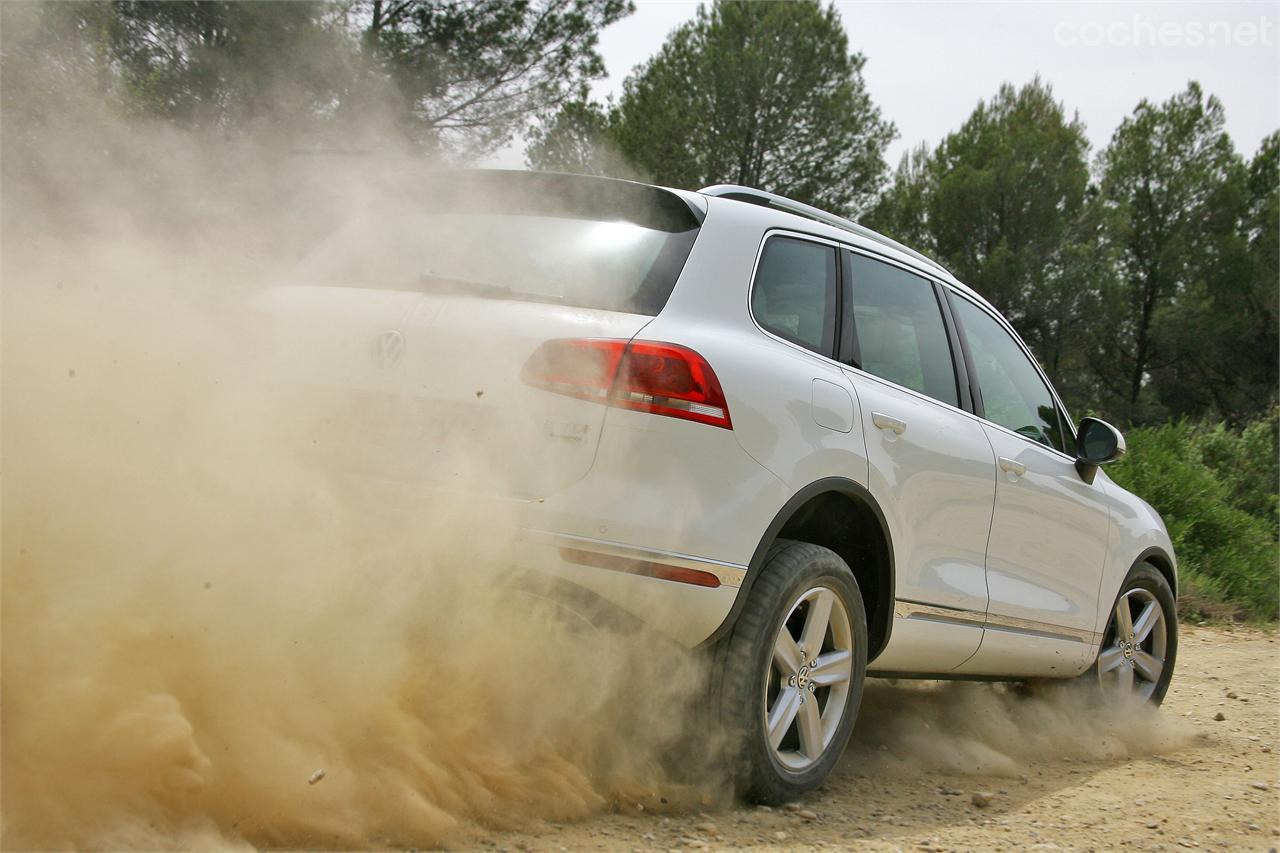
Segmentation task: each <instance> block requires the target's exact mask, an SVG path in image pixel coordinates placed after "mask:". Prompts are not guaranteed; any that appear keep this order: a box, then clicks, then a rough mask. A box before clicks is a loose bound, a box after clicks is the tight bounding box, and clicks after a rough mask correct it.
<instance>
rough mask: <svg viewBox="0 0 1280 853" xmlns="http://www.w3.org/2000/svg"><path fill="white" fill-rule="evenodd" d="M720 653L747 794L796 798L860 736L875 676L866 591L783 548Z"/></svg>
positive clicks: (849, 575) (834, 562)
mask: <svg viewBox="0 0 1280 853" xmlns="http://www.w3.org/2000/svg"><path fill="white" fill-rule="evenodd" d="M747 595H748V597H747V601H746V604H745V605H744V607H743V609H742V612H741V613H740V614H739V616H738V619H737V621H736V622H735V623H734V626H733V629H732V631H731V632H730V633H729V635H728V636H727V637H726V638H725V639H724V640H722V641H721V643H720V644H719V646H718V647H717V653H716V656H715V660H716V662H717V666H716V674H717V675H718V676H719V686H718V690H717V694H718V695H717V696H716V697H715V705H716V708H717V715H718V717H719V718H720V720H721V722H722V723H723V725H724V727H725V731H726V732H727V733H728V735H729V743H728V751H729V754H730V757H731V758H732V759H733V761H734V768H735V772H736V782H737V788H738V791H739V793H740V794H741V795H742V796H744V797H745V798H747V799H749V800H752V801H755V802H761V803H781V802H786V801H788V800H793V799H795V798H796V797H799V796H801V795H802V794H805V793H807V792H808V791H811V790H813V789H814V788H816V787H818V786H819V785H821V784H822V783H823V782H824V781H825V780H826V778H827V777H828V776H829V775H830V774H831V771H832V769H833V768H834V767H835V765H836V762H837V761H839V760H840V755H841V754H842V753H843V752H844V748H845V746H846V744H847V743H848V742H849V736H850V734H851V733H852V732H853V725H854V721H855V720H856V718H857V713H858V706H859V705H860V704H861V702H862V688H863V682H864V680H865V678H866V670H867V617H866V612H865V609H864V607H863V602H862V593H861V591H860V590H859V588H858V582H857V581H856V580H855V579H854V577H853V572H851V571H850V570H849V567H848V565H846V564H845V562H844V560H842V559H840V557H839V556H838V555H836V554H835V552H833V551H830V550H828V549H827V548H823V547H820V546H818V545H812V544H810V543H807V542H792V541H786V540H780V541H778V542H777V543H775V544H774V546H773V547H772V548H771V549H770V550H769V553H768V556H767V557H766V558H765V563H764V566H763V567H762V568H761V574H760V577H759V578H757V579H756V582H755V583H754V584H753V585H752V587H751V590H750V592H749V593H748V594H747Z"/></svg>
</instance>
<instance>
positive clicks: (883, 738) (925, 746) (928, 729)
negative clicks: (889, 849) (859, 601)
mask: <svg viewBox="0 0 1280 853" xmlns="http://www.w3.org/2000/svg"><path fill="white" fill-rule="evenodd" d="M862 703H863V704H862V710H861V712H860V713H859V714H858V726H857V728H856V729H855V730H854V734H853V742H852V744H851V747H850V753H851V755H850V756H849V758H848V759H847V760H846V764H849V765H852V766H855V767H857V768H859V769H860V770H861V771H863V772H869V773H874V774H884V773H888V774H892V775H911V776H918V775H920V774H921V773H922V772H924V771H928V770H936V771H940V772H943V773H953V774H959V775H972V776H1004V777H1016V776H1019V775H1024V774H1026V773H1028V772H1030V770H1031V769H1032V768H1034V767H1035V766H1036V765H1044V764H1054V763H1058V762H1064V761H1066V762H1070V761H1111V760H1119V759H1125V758H1130V757H1135V756H1142V755H1154V754H1159V753H1164V752H1172V751H1175V750H1178V749H1181V748H1183V747H1186V746H1188V745H1189V744H1191V743H1192V742H1194V740H1195V738H1196V737H1197V735H1196V733H1195V731H1194V729H1193V727H1192V726H1191V725H1190V724H1189V723H1188V722H1187V721H1185V720H1183V719H1182V718H1180V717H1171V716H1169V715H1168V714H1167V713H1161V711H1160V710H1159V709H1158V708H1153V707H1151V706H1150V705H1148V704H1146V703H1144V702H1140V701H1138V700H1137V699H1136V698H1132V699H1124V700H1117V699H1115V698H1114V697H1108V698H1107V699H1106V701H1103V700H1102V698H1101V697H1100V696H1099V694H1098V693H1097V692H1096V691H1094V690H1092V689H1090V688H1089V686H1088V685H1087V684H1085V683H1074V682H1065V683H1054V682H1044V683H1038V684H1035V685H1033V686H1032V687H1030V688H1028V687H1024V686H1020V685H1004V684H984V683H980V682H960V681H956V682H927V681H922V682H910V681H890V682H883V681H870V682H868V685H867V689H866V692H865V693H864V694H863V700H862Z"/></svg>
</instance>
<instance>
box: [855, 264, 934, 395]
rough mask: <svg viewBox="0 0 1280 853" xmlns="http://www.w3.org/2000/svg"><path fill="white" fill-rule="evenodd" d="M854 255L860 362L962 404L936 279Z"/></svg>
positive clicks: (877, 372) (876, 372)
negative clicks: (934, 284)
mask: <svg viewBox="0 0 1280 853" xmlns="http://www.w3.org/2000/svg"><path fill="white" fill-rule="evenodd" d="M851 257H852V262H853V323H854V329H855V337H856V338H857V341H858V351H857V353H856V355H855V360H856V366H857V367H859V368H861V369H862V370H865V371H866V372H867V373H870V374H873V375H875V376H879V377H882V378H884V379H888V380H889V381H890V382H895V383H897V384H898V385H901V386H903V387H904V388H910V389H911V390H913V391H919V392H920V393H922V394H927V395H929V396H930V397H933V398H934V399H935V400H941V401H942V402H944V403H950V404H951V405H953V406H955V405H958V402H959V401H958V397H957V391H956V374H955V364H954V362H953V361H952V360H951V345H950V343H949V342H948V340H947V330H946V327H945V326H944V325H943V322H942V310H941V308H940V307H939V306H938V300H937V298H936V297H935V296H934V293H933V285H932V284H931V283H930V282H929V281H927V280H926V279H923V278H921V277H920V276H917V275H912V274H911V273H909V272H907V271H906V270H903V269H899V268H898V267H895V266H891V265H889V264H885V263H881V262H880V261H876V260H872V259H871V258H867V257H864V256H862V255H852V256H851Z"/></svg>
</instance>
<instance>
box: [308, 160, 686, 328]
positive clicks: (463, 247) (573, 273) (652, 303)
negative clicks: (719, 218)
mask: <svg viewBox="0 0 1280 853" xmlns="http://www.w3.org/2000/svg"><path fill="white" fill-rule="evenodd" d="M420 190H421V191H420V192H419V193H414V194H412V195H411V197H407V198H387V199H384V200H383V201H382V202H381V203H380V205H379V206H377V207H376V208H375V209H371V210H365V209H361V210H360V211H359V214H358V216H356V217H355V218H354V219H353V221H351V222H350V223H349V224H347V225H346V226H345V227H344V228H342V229H340V230H338V231H337V232H335V233H333V234H331V235H329V237H328V238H327V239H326V241H325V245H324V246H322V247H321V248H320V249H319V250H317V251H316V252H315V253H313V255H312V258H311V259H310V261H309V263H310V266H309V267H308V268H307V269H308V278H309V280H312V281H323V282H325V283H327V284H333V285H337V286H341V287H371V288H378V289H387V290H424V291H428V292H431V293H458V294H465V295H468V296H479V297H488V298H494V299H516V300H522V301H529V302H549V303H554V304H559V305H572V306H577V307H582V308H600V309H604V310H608V311H626V312H631V313H637V314H649V315H654V314H657V313H658V312H659V311H661V310H662V308H663V306H664V305H665V304H666V302H667V298H668V297H669V296H670V295H671V292H672V290H673V288H674V287H675V283H676V279H677V278H678V277H679V275H680V271H681V270H682V269H683V267H684V263H685V260H686V259H687V258H688V256H689V252H690V250H691V249H692V247H693V242H694V239H695V238H696V237H697V234H698V227H699V226H698V222H697V220H696V219H695V218H694V216H693V214H692V213H691V212H690V211H689V209H688V207H687V206H685V204H684V202H683V201H682V200H680V198H679V197H678V196H675V195H674V194H672V193H669V192H666V191H664V190H657V189H653V188H650V187H642V186H639V185H633V184H627V183H624V182H621V181H611V180H605V179H600V178H578V177H574V176H567V175H540V174H533V173H529V174H527V175H525V174H522V173H483V172H482V173H475V174H471V173H464V174H463V175H461V176H456V177H455V176H445V177H440V178H438V179H433V180H432V181H431V182H430V183H428V184H427V185H425V186H424V187H422V188H420ZM406 195H408V194H406Z"/></svg>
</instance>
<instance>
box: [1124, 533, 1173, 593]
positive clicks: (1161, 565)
mask: <svg viewBox="0 0 1280 853" xmlns="http://www.w3.org/2000/svg"><path fill="white" fill-rule="evenodd" d="M1139 563H1150V564H1151V565H1153V566H1155V567H1156V569H1157V570H1158V571H1159V572H1160V574H1162V575H1164V579H1165V580H1167V581H1168V582H1169V589H1171V590H1173V598H1174V600H1175V601H1176V600H1177V598H1178V572H1177V569H1175V568H1174V564H1173V558H1172V557H1170V556H1169V554H1168V553H1166V552H1165V550H1164V549H1163V548H1160V547H1159V546H1152V547H1150V548H1148V549H1146V550H1145V551H1143V552H1142V553H1141V554H1139V555H1138V557H1137V559H1135V560H1134V561H1133V562H1132V563H1131V564H1130V565H1129V571H1127V572H1125V576H1126V577H1128V574H1129V572H1131V571H1133V568H1134V566H1137V565H1138V564H1139ZM1120 582H1121V583H1124V579H1123V578H1121V580H1120Z"/></svg>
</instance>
